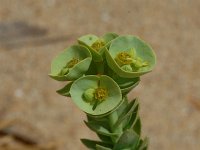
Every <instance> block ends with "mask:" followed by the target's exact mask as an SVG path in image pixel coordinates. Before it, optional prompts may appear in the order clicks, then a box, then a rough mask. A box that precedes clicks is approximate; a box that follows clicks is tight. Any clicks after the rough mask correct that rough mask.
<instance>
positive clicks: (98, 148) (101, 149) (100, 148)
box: [96, 144, 112, 150]
mask: <svg viewBox="0 0 200 150" xmlns="http://www.w3.org/2000/svg"><path fill="white" fill-rule="evenodd" d="M96 149H97V150H112V149H110V148H108V147H104V146H101V145H98V144H97V145H96Z"/></svg>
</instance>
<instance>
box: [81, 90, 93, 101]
mask: <svg viewBox="0 0 200 150" xmlns="http://www.w3.org/2000/svg"><path fill="white" fill-rule="evenodd" d="M94 93H95V89H92V88H89V89H87V90H86V91H85V92H84V93H83V96H84V98H85V100H86V101H88V102H92V101H93V100H94Z"/></svg>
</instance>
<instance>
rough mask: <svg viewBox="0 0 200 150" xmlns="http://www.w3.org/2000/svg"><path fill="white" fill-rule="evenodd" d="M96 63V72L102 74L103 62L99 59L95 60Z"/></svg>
mask: <svg viewBox="0 0 200 150" xmlns="http://www.w3.org/2000/svg"><path fill="white" fill-rule="evenodd" d="M95 64H96V66H97V67H96V69H97V74H99V75H102V74H104V62H103V61H101V62H95Z"/></svg>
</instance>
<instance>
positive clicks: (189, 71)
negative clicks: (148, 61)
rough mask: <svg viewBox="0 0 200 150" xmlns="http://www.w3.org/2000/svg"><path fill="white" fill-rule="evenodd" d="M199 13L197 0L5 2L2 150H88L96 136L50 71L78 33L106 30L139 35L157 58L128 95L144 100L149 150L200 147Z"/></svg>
mask: <svg viewBox="0 0 200 150" xmlns="http://www.w3.org/2000/svg"><path fill="white" fill-rule="evenodd" d="M199 8H200V1H198V0H168V1H167V0H160V1H159V0H138V1H136V0H110V1H109V0H78V1H74V0H65V1H64V0H43V1H41V0H18V1H17V0H0V85H1V86H0V131H1V134H0V150H23V149H25V150H84V149H86V148H85V147H84V146H82V144H81V142H80V141H79V139H80V138H96V137H95V136H94V134H93V133H92V132H91V131H90V130H88V129H87V128H86V127H85V126H84V124H83V119H85V115H84V113H83V112H81V111H80V110H79V109H77V108H76V106H75V105H74V104H73V103H72V102H71V100H70V99H66V98H64V97H62V96H59V95H58V94H56V92H55V91H56V90H57V89H59V88H61V87H62V86H63V84H62V83H59V82H56V81H54V80H52V79H50V78H49V77H48V76H47V74H48V73H49V71H50V62H51V60H52V59H53V58H54V57H55V56H56V54H58V53H59V52H60V51H62V50H63V49H64V48H66V47H68V46H69V45H71V44H73V43H74V42H75V41H76V38H78V37H79V36H80V35H83V34H87V33H93V34H97V35H102V34H104V33H106V32H116V33H119V34H134V35H137V36H139V37H141V38H142V39H144V40H145V41H148V43H150V45H152V47H153V48H154V49H155V52H156V54H157V59H158V63H157V66H156V68H155V69H154V71H153V72H152V73H150V74H148V75H145V76H144V77H143V78H142V82H141V83H140V85H139V86H138V87H137V88H136V89H135V90H133V91H132V92H131V94H130V95H129V97H135V96H138V97H140V103H141V109H140V114H141V116H142V122H143V135H147V136H149V137H150V150H198V149H200V92H199V91H200V78H199V77H200V67H199V65H200V44H199V43H200V42H199V39H200V19H199V18H200V9H199ZM2 131H9V132H8V133H10V134H7V133H3V132H2Z"/></svg>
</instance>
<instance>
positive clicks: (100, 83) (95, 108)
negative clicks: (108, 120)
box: [70, 75, 123, 115]
mask: <svg viewBox="0 0 200 150" xmlns="http://www.w3.org/2000/svg"><path fill="white" fill-rule="evenodd" d="M70 95H71V97H72V100H73V101H74V103H75V104H76V105H77V106H78V107H79V108H80V109H82V110H83V111H84V112H86V113H88V114H90V115H105V114H108V113H110V112H112V111H114V110H115V109H116V108H117V107H118V106H119V105H120V104H121V103H122V101H123V99H122V94H121V90H120V88H119V86H118V85H117V83H116V82H115V81H114V80H113V79H112V78H110V77H108V76H106V75H100V76H97V75H88V76H84V77H81V78H79V79H78V80H76V81H74V83H73V84H72V86H71V89H70Z"/></svg>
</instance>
